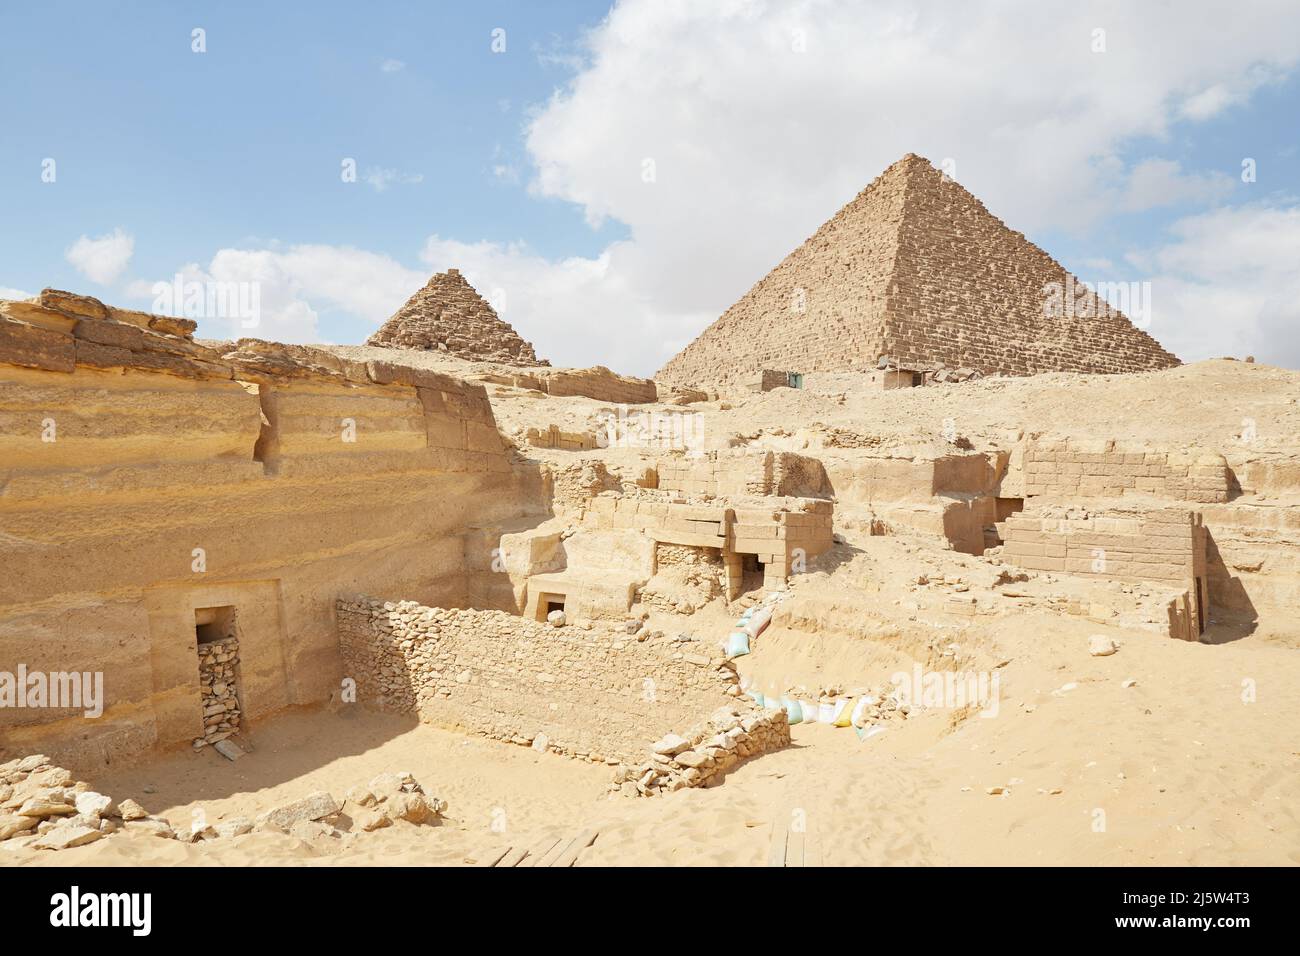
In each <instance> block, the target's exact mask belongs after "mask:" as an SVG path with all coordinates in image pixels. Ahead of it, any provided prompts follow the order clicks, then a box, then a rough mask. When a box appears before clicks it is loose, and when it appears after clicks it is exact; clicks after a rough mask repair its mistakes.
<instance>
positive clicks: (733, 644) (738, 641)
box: [727, 631, 749, 657]
mask: <svg viewBox="0 0 1300 956" xmlns="http://www.w3.org/2000/svg"><path fill="white" fill-rule="evenodd" d="M748 653H749V635H748V634H746V633H745V632H744V631H732V632H731V635H730V636H729V637H728V638H727V656H728V657H744V656H745V655H746V654H748Z"/></svg>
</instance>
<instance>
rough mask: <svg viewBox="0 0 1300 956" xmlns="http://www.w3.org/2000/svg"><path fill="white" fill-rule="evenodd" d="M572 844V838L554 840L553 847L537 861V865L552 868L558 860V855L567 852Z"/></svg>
mask: <svg viewBox="0 0 1300 956" xmlns="http://www.w3.org/2000/svg"><path fill="white" fill-rule="evenodd" d="M572 844H573V837H563V838H561V839H559V840H556V841H555V846H553V847H551V850H550V852H549V853H547V854H546V855H545V856H544V857H542V858H541V859H540V860H538V861H537V865H538V866H553V865H554V864H555V861H556V860H558V859H559V858H560V855H561V854H563V853H564V851H565V850H567V849H568V848H569V847H570V846H571V845H572Z"/></svg>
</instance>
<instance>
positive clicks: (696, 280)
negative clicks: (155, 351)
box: [0, 0, 1300, 374]
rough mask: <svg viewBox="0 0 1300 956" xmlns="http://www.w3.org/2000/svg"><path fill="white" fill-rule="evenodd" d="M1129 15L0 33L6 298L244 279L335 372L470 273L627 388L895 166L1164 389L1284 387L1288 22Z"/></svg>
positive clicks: (47, 10)
mask: <svg viewBox="0 0 1300 956" xmlns="http://www.w3.org/2000/svg"><path fill="white" fill-rule="evenodd" d="M1131 6H1132V5H1126V4H1122V3H1093V4H1081V5H1071V6H1070V7H1069V8H1068V9H1066V8H1061V9H1060V10H1056V11H1046V10H1044V8H1043V6H1042V5H1036V4H1033V3H1025V4H1023V5H1021V4H1019V3H1018V2H1015V0H1009V2H1007V3H1002V4H978V3H964V4H963V3H952V4H945V3H935V4H925V5H923V9H922V10H921V11H919V12H918V10H917V9H916V7H915V6H913V5H909V4H905V3H901V2H892V0H882V2H878V3H848V2H844V3H840V2H833V0H793V2H789V3H775V2H771V3H769V2H763V0H735V2H732V3H727V4H698V3H697V4H689V3H680V2H675V0H659V2H651V0H625V2H620V3H619V4H617V5H616V6H615V7H614V8H613V10H612V12H611V7H610V4H609V3H602V2H590V3H585V2H567V3H564V2H561V3H545V4H540V3H522V2H521V3H483V4H477V3H476V4H406V3H403V4H397V3H391V4H386V3H376V4H366V5H358V4H343V3H329V2H327V3H316V4H311V5H305V4H294V5H290V4H253V3H242V2H225V3H220V4H217V3H168V4H164V3H147V2H140V3H89V2H87V3H63V2H49V3H42V4H39V5H21V6H19V5H13V4H10V5H6V6H5V7H3V8H0V81H2V82H3V84H4V88H5V90H6V94H5V96H4V97H3V99H0V223H3V227H2V228H0V294H4V293H3V290H9V291H10V292H15V291H21V292H26V293H29V294H30V293H33V292H35V291H38V290H39V289H40V288H42V287H45V286H55V287H63V288H70V289H75V290H78V291H83V292H86V293H89V294H92V295H97V296H98V297H100V298H102V299H104V300H106V301H109V302H113V303H115V304H121V305H128V306H134V307H137V308H148V307H149V302H150V295H149V288H150V286H151V285H152V283H154V282H156V281H159V280H169V279H170V278H171V277H172V276H173V275H175V274H176V273H177V272H178V271H184V272H185V273H186V274H187V275H195V276H210V277H217V278H251V279H256V280H257V281H259V282H261V283H263V284H264V286H265V288H266V292H265V295H266V299H267V302H268V304H269V313H270V318H269V320H268V322H267V324H266V327H265V328H263V329H261V330H259V331H258V332H257V333H255V334H258V335H261V336H263V337H267V338H279V339H284V340H289V341H311V340H324V341H338V342H358V341H361V340H362V339H364V338H365V337H366V335H368V334H369V333H370V332H371V331H373V329H374V328H375V326H376V325H377V323H378V322H380V321H382V319H383V318H385V317H386V316H387V315H388V314H390V313H391V312H392V311H394V310H395V309H396V308H397V307H398V306H399V305H400V304H401V302H402V301H403V300H404V299H405V297H406V296H407V295H409V294H410V293H411V292H413V291H414V290H415V288H416V287H418V285H419V284H421V283H422V282H423V281H424V279H425V278H427V276H428V274H429V273H431V272H432V271H434V270H435V269H444V268H446V267H447V266H451V265H458V266H460V267H461V268H462V269H463V270H464V271H465V272H466V274H467V275H468V276H469V278H470V279H471V281H473V282H474V283H475V284H476V286H477V287H478V288H479V289H480V291H482V292H484V293H485V294H488V295H489V298H492V299H493V301H494V303H496V304H498V307H499V309H500V311H501V312H502V314H503V316H504V317H505V318H507V320H509V321H511V322H512V323H513V324H514V325H515V326H516V327H517V328H518V329H519V330H520V332H521V334H523V335H525V337H526V338H529V339H530V340H532V341H533V342H534V343H535V344H536V345H537V347H538V350H539V352H540V353H541V354H543V355H545V356H547V357H550V358H551V359H552V360H554V361H556V362H557V363H558V364H580V365H581V364H595V363H597V362H600V363H603V364H607V365H610V366H612V367H614V368H617V369H619V370H621V371H627V372H635V373H641V374H649V373H652V372H653V371H654V370H655V369H656V368H657V367H658V366H659V365H661V364H662V362H663V361H664V360H666V359H667V358H668V357H669V356H671V355H672V354H673V352H675V351H676V350H677V349H678V348H680V347H681V346H682V345H684V344H685V343H686V342H688V341H689V340H690V339H691V338H692V337H693V336H694V334H696V333H698V331H700V330H701V329H702V328H703V327H704V326H705V325H706V324H707V323H708V322H709V321H711V320H712V319H713V318H716V316H717V315H718V314H719V313H720V312H721V311H722V310H723V309H725V308H726V307H727V306H728V305H729V304H730V303H731V302H732V301H734V300H735V299H736V298H738V297H739V296H740V295H741V294H743V293H744V291H745V290H746V289H747V288H748V286H749V285H750V284H751V283H752V282H754V281H756V280H757V279H758V278H760V277H761V276H762V275H763V274H764V273H765V272H766V271H767V270H768V269H769V268H771V266H772V265H774V264H775V263H776V262H777V261H778V260H779V259H780V258H781V257H782V256H783V255H784V254H785V253H786V252H788V251H789V250H790V249H792V248H793V247H794V246H796V245H797V244H798V243H799V242H800V241H802V239H803V238H805V237H806V236H807V235H808V234H810V233H811V232H812V230H813V229H815V228H816V226H817V225H818V224H819V223H820V222H822V221H824V220H825V219H826V218H828V217H829V216H830V215H832V214H833V213H834V212H835V210H836V209H837V208H838V206H839V205H841V204H842V203H844V202H846V201H848V200H849V199H851V198H852V196H853V194H854V193H855V192H856V191H857V190H858V189H860V188H861V187H863V186H865V185H866V184H867V183H868V182H869V181H870V180H871V179H872V178H873V177H874V176H875V175H877V174H878V173H879V172H880V170H881V169H882V168H884V166H886V165H888V163H890V162H892V161H893V160H894V159H897V158H898V157H899V156H901V155H902V154H903V153H905V152H907V151H916V152H919V153H921V154H922V155H926V156H928V157H930V158H931V159H932V160H934V161H935V162H936V163H937V162H939V161H941V160H942V159H944V158H945V157H950V158H953V159H954V160H955V162H956V170H957V179H958V180H959V181H961V182H962V183H963V184H965V185H966V186H967V187H968V188H970V189H971V190H972V191H973V192H974V193H975V194H976V195H977V196H979V197H980V198H981V199H983V200H984V201H985V203H986V204H987V205H988V207H989V208H990V210H991V211H992V212H994V213H995V214H997V215H999V216H1001V217H1002V218H1004V219H1005V220H1006V221H1007V222H1008V224H1009V225H1010V226H1011V227H1012V228H1014V229H1019V230H1022V231H1024V232H1025V233H1026V234H1027V235H1028V236H1029V237H1030V238H1031V239H1033V240H1034V241H1036V242H1038V243H1039V244H1040V245H1042V246H1043V247H1044V248H1046V249H1047V251H1049V252H1050V253H1052V254H1053V255H1055V256H1056V257H1057V258H1058V259H1060V260H1062V261H1063V262H1064V263H1065V264H1066V266H1067V267H1069V268H1071V269H1072V270H1073V271H1074V272H1075V273H1076V274H1077V275H1079V276H1080V277H1081V278H1083V279H1088V280H1097V281H1124V282H1135V281H1140V282H1150V283H1151V288H1152V292H1151V295H1152V301H1153V304H1154V305H1153V316H1152V318H1151V321H1150V325H1149V331H1151V332H1152V334H1153V335H1156V337H1157V338H1159V339H1161V341H1162V342H1165V343H1166V344H1167V345H1169V346H1170V347H1172V348H1173V349H1174V350H1175V351H1177V352H1178V353H1179V354H1180V355H1182V356H1183V357H1184V358H1191V359H1195V358H1200V357H1205V356H1208V355H1219V354H1246V353H1247V352H1252V353H1257V354H1258V355H1259V357H1260V358H1261V360H1265V361H1274V362H1276V363H1278V364H1285V365H1289V366H1297V365H1300V334H1298V333H1297V330H1296V323H1297V321H1300V311H1297V309H1298V306H1297V304H1296V303H1297V302H1298V301H1300V285H1298V280H1297V278H1296V274H1297V272H1300V269H1297V263H1300V210H1298V209H1297V197H1298V196H1300V152H1298V150H1297V147H1298V146H1300V132H1298V130H1297V117H1298V116H1300V76H1298V75H1297V61H1298V60H1300V40H1298V39H1297V37H1300V22H1297V15H1296V12H1295V11H1294V10H1293V9H1288V6H1290V7H1294V5H1293V4H1292V5H1287V4H1283V3H1278V4H1276V5H1274V4H1271V3H1269V2H1261V3H1260V4H1259V5H1258V6H1257V7H1256V8H1255V16H1254V17H1251V18H1245V17H1242V16H1240V15H1239V14H1236V13H1234V12H1233V11H1234V10H1235V8H1234V7H1232V6H1230V5H1226V4H1213V3H1189V4H1185V5H1180V6H1178V7H1172V6H1166V5H1155V4H1151V5H1139V6H1140V7H1141V8H1142V9H1138V10H1134V9H1130V7H1131ZM1017 7H1019V8H1020V9H1013V8H1017ZM1098 25H1102V26H1103V28H1104V29H1105V43H1104V47H1105V48H1104V49H1103V50H1100V51H1098V50H1095V49H1093V48H1092V46H1093V45H1094V36H1093V32H1094V31H1095V29H1097V26H1098ZM195 28H202V29H203V30H204V31H205V40H206V52H203V53H196V52H193V51H192V49H191V45H192V31H193V30H194V29H195ZM498 29H501V30H504V31H505V50H504V52H493V49H492V42H493V31H494V30H498ZM349 158H350V159H353V160H355V162H356V166H357V169H358V174H359V175H358V181H357V182H352V183H345V182H343V181H342V179H341V176H340V171H341V164H342V162H343V161H344V160H345V159H349ZM1245 158H1252V159H1254V160H1255V162H1256V164H1257V170H1258V178H1257V180H1256V181H1255V182H1253V183H1245V182H1242V180H1241V163H1242V161H1243V159H1245ZM46 159H53V160H54V161H55V163H56V174H57V175H56V179H55V181H54V182H53V183H49V182H43V181H42V163H43V161H44V160H46ZM647 161H650V162H651V163H652V166H653V168H654V170H655V174H654V176H653V178H652V180H651V181H649V182H647V181H646V177H645V175H644V171H645V168H646V165H645V164H646V162H647ZM200 334H203V335H210V336H213V337H218V336H219V337H229V336H231V335H232V334H241V333H237V332H236V333H232V332H231V330H230V329H227V328H224V327H221V326H220V325H219V323H216V322H209V323H201V326H200ZM244 334H246V333H244Z"/></svg>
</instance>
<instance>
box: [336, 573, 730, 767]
mask: <svg viewBox="0 0 1300 956" xmlns="http://www.w3.org/2000/svg"><path fill="white" fill-rule="evenodd" d="M337 620H338V637H339V646H340V650H341V652H342V655H343V660H344V672H345V676H348V677H352V678H353V679H355V680H356V682H357V700H358V702H359V703H361V704H363V705H369V706H373V707H377V708H380V709H384V710H389V711H394V712H398V713H410V714H416V715H418V716H419V718H420V719H421V720H423V721H426V722H429V723H433V724H437V725H440V726H444V727H449V728H453V729H463V730H467V731H469V732H472V733H477V734H482V735H484V736H488V737H492V738H495V739H498V740H504V741H509V742H512V743H516V744H520V745H531V746H533V747H535V748H537V749H539V750H540V749H551V750H554V751H557V752H559V753H563V754H567V755H570V756H574V757H579V758H582V759H586V760H590V761H592V762H601V763H609V764H611V765H615V764H618V763H621V762H635V761H639V760H641V759H642V758H643V757H644V754H645V751H646V750H647V749H648V748H649V747H650V745H651V744H652V742H653V741H655V740H656V739H658V738H659V737H660V736H662V735H663V734H664V733H665V732H667V731H670V730H672V729H674V728H681V727H690V726H693V725H695V724H697V723H698V722H699V721H700V720H701V719H703V718H704V717H707V715H708V714H710V713H712V712H714V711H715V710H716V709H717V708H719V707H720V706H723V705H725V704H727V703H729V702H731V701H733V700H734V699H735V698H736V697H738V696H739V694H740V688H739V683H738V680H737V676H736V671H735V668H734V666H733V665H731V664H730V662H727V661H724V660H723V659H722V658H720V657H716V656H710V654H709V652H708V650H707V649H706V648H703V647H702V646H701V645H699V644H695V643H690V644H680V643H677V642H674V641H669V640H667V639H665V638H662V637H657V638H656V637H652V638H650V639H648V640H646V641H644V642H638V641H637V640H636V638H633V637H629V636H628V635H627V634H626V632H623V631H621V630H620V629H612V628H599V627H591V628H590V629H587V628H586V627H583V626H577V625H572V624H571V625H568V626H566V627H560V628H556V627H552V626H550V625H548V624H542V623H537V622H534V621H528V620H525V619H523V618H519V617H515V616H513V615H510V614H506V613H504V612H500V611H473V610H448V609H443V608H431V607H423V606H421V605H419V604H416V603H414V602H410V601H407V602H398V603H394V602H386V603H385V602H380V601H377V600H372V599H368V598H360V599H356V600H351V601H349V600H341V601H339V602H338V606H337ZM713 653H714V654H716V651H715V652H713Z"/></svg>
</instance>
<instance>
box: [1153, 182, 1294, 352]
mask: <svg viewBox="0 0 1300 956" xmlns="http://www.w3.org/2000/svg"><path fill="white" fill-rule="evenodd" d="M1170 231H1171V232H1172V234H1173V236H1174V238H1173V241H1171V242H1170V243H1168V244H1166V245H1164V246H1162V247H1159V248H1157V249H1155V250H1153V251H1151V252H1144V253H1135V254H1132V255H1131V256H1130V257H1129V258H1130V261H1131V262H1132V264H1133V265H1135V266H1137V267H1138V268H1141V269H1145V270H1148V271H1150V272H1151V273H1152V278H1151V280H1150V281H1151V304H1152V324H1151V327H1150V329H1149V331H1150V332H1151V334H1152V335H1154V336H1156V338H1158V339H1159V340H1160V341H1161V343H1162V344H1163V345H1165V346H1166V347H1167V348H1169V349H1170V350H1171V351H1173V352H1174V353H1175V354H1177V355H1178V356H1179V357H1180V358H1182V359H1183V360H1184V361H1195V360H1197V359H1202V358H1213V357H1217V356H1223V355H1234V356H1237V357H1238V358H1244V357H1245V356H1247V355H1254V356H1256V357H1257V358H1258V359H1259V360H1260V361H1262V362H1268V363H1269V364H1273V365H1282V366H1285V367H1288V368H1300V335H1298V334H1297V330H1300V270H1297V268H1296V263H1298V262H1300V205H1293V206H1290V207H1285V208H1272V207H1267V206H1245V207H1240V208H1233V209H1216V210H1213V211H1211V212H1207V213H1203V214H1200V215H1195V216H1189V217H1186V218H1184V219H1181V220H1179V221H1178V222H1177V223H1175V224H1174V226H1173V227H1172V228H1171V230H1170Z"/></svg>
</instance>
